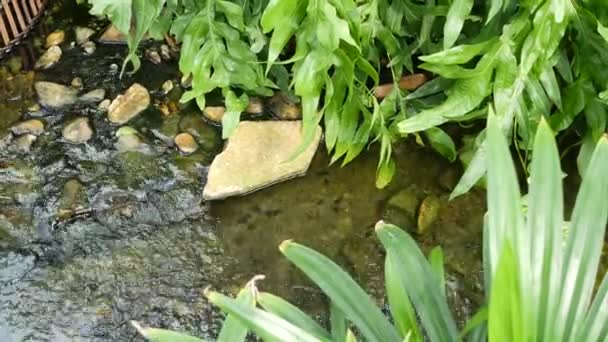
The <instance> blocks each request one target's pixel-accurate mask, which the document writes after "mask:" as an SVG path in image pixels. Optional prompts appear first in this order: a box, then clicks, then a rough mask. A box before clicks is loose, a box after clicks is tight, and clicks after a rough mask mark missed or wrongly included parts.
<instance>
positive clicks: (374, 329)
mask: <svg viewBox="0 0 608 342" xmlns="http://www.w3.org/2000/svg"><path fill="white" fill-rule="evenodd" d="M279 248H280V250H281V252H282V253H283V254H284V255H285V256H286V257H287V258H288V259H289V260H290V261H291V262H293V263H294V264H295V265H296V266H297V267H298V268H299V269H300V270H302V271H303V272H304V273H305V274H306V275H307V276H308V277H309V278H310V279H312V281H313V282H314V283H315V284H317V286H319V287H320V288H321V290H323V292H325V294H326V295H327V296H328V297H329V298H330V299H331V300H332V301H333V302H334V303H335V304H336V306H337V307H338V308H339V309H340V310H341V311H342V312H343V313H344V315H345V316H346V317H347V318H348V319H349V320H350V321H352V322H353V323H354V324H355V325H356V326H357V328H359V330H360V331H361V334H362V335H363V336H365V337H366V339H367V340H369V341H378V342H391V341H399V340H400V339H399V335H398V334H397V331H396V330H395V328H394V327H393V326H392V325H391V324H390V323H389V322H388V321H387V319H386V318H385V317H384V315H383V314H382V312H381V311H380V309H378V307H377V306H376V305H375V304H374V301H373V300H372V299H371V298H370V297H369V295H367V294H366V293H365V291H363V289H361V287H360V286H359V285H358V284H357V283H356V282H355V281H354V280H353V279H352V278H351V277H350V276H349V275H348V274H347V273H346V272H344V271H343V270H342V269H341V268H340V267H339V266H338V265H336V264H335V263H334V262H333V261H331V260H329V259H328V258H326V257H324V256H323V255H321V254H319V253H317V252H315V251H314V250H312V249H310V248H307V247H304V246H302V245H299V244H297V243H294V242H291V241H285V242H283V243H282V244H281V246H280V247H279Z"/></svg>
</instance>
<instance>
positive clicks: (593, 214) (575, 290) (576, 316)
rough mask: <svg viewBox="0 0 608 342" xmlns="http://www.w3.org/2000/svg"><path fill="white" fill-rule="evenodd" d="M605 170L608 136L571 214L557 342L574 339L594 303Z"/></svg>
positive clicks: (607, 211)
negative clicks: (593, 295)
mask: <svg viewBox="0 0 608 342" xmlns="http://www.w3.org/2000/svg"><path fill="white" fill-rule="evenodd" d="M606 170H608V137H607V136H606V135H604V137H602V139H600V141H599V143H598V145H597V147H596V149H595V152H594V153H593V156H592V157H591V161H590V162H589V166H588V167H587V171H586V173H585V176H584V177H583V183H582V185H581V190H580V192H579V194H578V196H577V198H576V204H575V207H574V212H573V214H572V219H571V228H570V231H569V236H568V241H567V244H566V249H565V253H564V271H563V274H562V282H561V283H562V289H561V295H560V299H561V302H560V306H559V308H558V313H557V318H556V319H555V322H556V324H555V327H554V331H555V336H556V339H557V340H562V339H564V338H565V339H569V338H571V337H572V336H570V334H571V332H572V331H574V330H576V328H577V326H578V325H580V324H582V320H581V319H580V317H581V316H582V315H583V314H584V310H585V309H586V308H587V306H588V305H589V302H590V300H591V296H592V293H593V285H594V282H595V277H596V274H597V267H598V264H599V258H600V253H601V249H602V244H603V241H604V238H603V236H604V233H605V229H606V220H607V218H608V177H606ZM556 339H553V340H556Z"/></svg>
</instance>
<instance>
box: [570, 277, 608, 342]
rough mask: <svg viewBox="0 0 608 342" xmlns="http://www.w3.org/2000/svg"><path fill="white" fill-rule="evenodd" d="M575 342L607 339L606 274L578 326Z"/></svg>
mask: <svg viewBox="0 0 608 342" xmlns="http://www.w3.org/2000/svg"><path fill="white" fill-rule="evenodd" d="M575 336H577V337H576V338H575V339H574V340H575V341H605V340H606V338H608V274H606V275H604V279H603V280H602V283H601V284H600V287H599V289H598V290H597V293H596V294H595V298H594V299H593V302H592V303H591V307H590V308H589V310H588V312H587V317H586V318H585V323H584V324H582V325H580V328H579V329H578V331H577V334H576V335H575Z"/></svg>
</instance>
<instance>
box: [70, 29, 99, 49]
mask: <svg viewBox="0 0 608 342" xmlns="http://www.w3.org/2000/svg"><path fill="white" fill-rule="evenodd" d="M74 33H75V34H76V43H78V44H79V45H80V44H82V43H85V42H87V41H88V40H89V39H91V36H93V35H94V34H95V30H93V29H90V28H88V27H76V28H75V29H74Z"/></svg>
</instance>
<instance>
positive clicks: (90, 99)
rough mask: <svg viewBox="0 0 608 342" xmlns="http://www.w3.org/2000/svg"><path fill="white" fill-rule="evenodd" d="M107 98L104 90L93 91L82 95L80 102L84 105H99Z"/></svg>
mask: <svg viewBox="0 0 608 342" xmlns="http://www.w3.org/2000/svg"><path fill="white" fill-rule="evenodd" d="M105 97H106V91H105V90H104V89H101V88H100V89H95V90H91V91H90V92H88V93H86V94H84V95H82V96H81V97H80V99H79V100H80V102H84V103H98V102H101V101H103V99H104V98H105Z"/></svg>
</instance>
